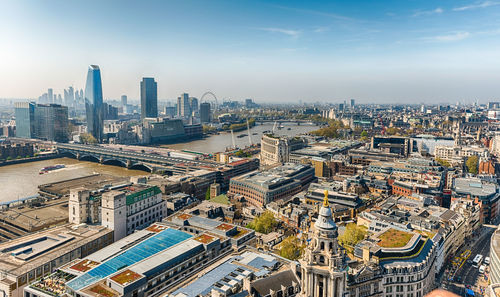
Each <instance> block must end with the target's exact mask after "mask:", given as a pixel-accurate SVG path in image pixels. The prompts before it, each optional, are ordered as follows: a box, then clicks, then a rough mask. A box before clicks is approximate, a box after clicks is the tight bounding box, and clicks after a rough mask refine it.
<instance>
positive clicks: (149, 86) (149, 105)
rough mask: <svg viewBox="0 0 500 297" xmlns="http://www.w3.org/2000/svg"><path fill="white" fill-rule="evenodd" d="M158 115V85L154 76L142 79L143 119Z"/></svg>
mask: <svg viewBox="0 0 500 297" xmlns="http://www.w3.org/2000/svg"><path fill="white" fill-rule="evenodd" d="M156 117H158V86H157V83H156V82H155V79H154V78H152V77H144V78H143V79H142V81H141V119H144V118H156Z"/></svg>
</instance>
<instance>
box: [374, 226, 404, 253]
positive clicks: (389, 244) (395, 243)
mask: <svg viewBox="0 0 500 297" xmlns="http://www.w3.org/2000/svg"><path fill="white" fill-rule="evenodd" d="M412 237H413V234H412V233H410V232H405V231H401V230H397V229H394V228H390V229H388V230H387V231H385V232H384V233H382V234H380V235H379V236H378V238H379V239H380V241H379V242H378V243H377V244H378V245H379V246H380V247H383V248H400V247H404V246H406V245H407V244H408V242H409V241H410V239H411V238H412Z"/></svg>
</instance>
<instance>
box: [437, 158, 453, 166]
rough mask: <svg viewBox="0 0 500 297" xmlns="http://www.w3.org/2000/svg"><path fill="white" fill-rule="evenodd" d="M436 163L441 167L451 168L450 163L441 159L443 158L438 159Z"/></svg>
mask: <svg viewBox="0 0 500 297" xmlns="http://www.w3.org/2000/svg"><path fill="white" fill-rule="evenodd" d="M436 162H438V163H439V165H441V166H444V167H450V166H451V164H450V162H448V161H446V160H444V159H441V158H436Z"/></svg>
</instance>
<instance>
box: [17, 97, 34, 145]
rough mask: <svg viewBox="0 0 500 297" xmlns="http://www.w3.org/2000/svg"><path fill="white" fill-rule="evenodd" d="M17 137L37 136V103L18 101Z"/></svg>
mask: <svg viewBox="0 0 500 297" xmlns="http://www.w3.org/2000/svg"><path fill="white" fill-rule="evenodd" d="M14 106H15V115H16V137H20V138H35V104H34V103H32V102H16V103H15V105H14Z"/></svg>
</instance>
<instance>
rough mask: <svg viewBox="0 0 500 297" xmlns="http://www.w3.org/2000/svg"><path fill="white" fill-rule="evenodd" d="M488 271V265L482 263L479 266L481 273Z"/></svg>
mask: <svg viewBox="0 0 500 297" xmlns="http://www.w3.org/2000/svg"><path fill="white" fill-rule="evenodd" d="M485 271H486V265H481V266H480V267H479V273H481V274H483V273H484V272H485Z"/></svg>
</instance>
